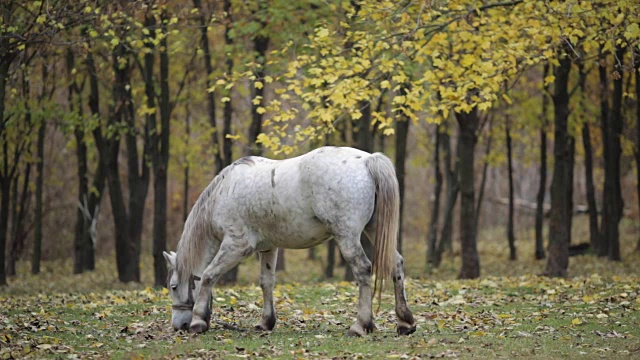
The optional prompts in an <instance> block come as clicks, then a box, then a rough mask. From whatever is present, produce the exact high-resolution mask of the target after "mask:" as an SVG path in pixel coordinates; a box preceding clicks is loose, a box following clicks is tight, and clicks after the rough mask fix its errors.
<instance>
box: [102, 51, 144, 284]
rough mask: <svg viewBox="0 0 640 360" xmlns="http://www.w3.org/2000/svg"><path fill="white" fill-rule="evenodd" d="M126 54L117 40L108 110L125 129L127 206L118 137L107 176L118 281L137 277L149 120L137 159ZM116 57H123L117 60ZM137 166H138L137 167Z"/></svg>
mask: <svg viewBox="0 0 640 360" xmlns="http://www.w3.org/2000/svg"><path fill="white" fill-rule="evenodd" d="M129 56H130V55H129V54H128V53H127V52H126V50H125V48H124V45H123V44H122V43H120V44H119V45H117V46H116V48H115V49H114V52H113V70H114V73H115V84H114V109H113V110H112V114H111V124H120V125H121V126H124V127H125V128H126V129H127V131H126V133H125V134H124V135H123V137H124V139H125V145H126V150H127V182H128V187H129V194H128V195H129V196H128V207H127V206H125V201H124V194H123V191H122V188H121V183H120V179H119V171H118V170H119V169H118V161H117V159H118V151H119V140H118V138H117V137H116V138H115V139H113V138H112V139H110V141H109V143H110V144H109V149H108V151H107V153H108V160H107V173H108V175H107V177H108V181H109V194H110V198H111V207H112V211H113V216H114V223H115V228H116V263H117V267H118V278H119V280H120V281H122V282H130V281H135V282H139V281H140V247H141V236H142V222H143V217H144V202H145V199H146V197H147V191H148V185H149V176H150V171H149V165H148V163H147V161H146V159H149V158H150V155H151V153H150V150H151V149H150V145H151V141H150V139H149V136H150V129H149V127H150V124H149V121H148V120H149V119H148V118H147V122H146V124H145V129H144V145H143V153H142V159H145V161H142V162H141V161H140V160H139V156H138V155H139V154H138V146H137V135H136V133H137V131H136V129H135V110H134V106H133V96H132V92H131V86H130V84H131V67H130V61H129ZM120 59H123V61H122V62H120ZM140 167H141V169H140Z"/></svg>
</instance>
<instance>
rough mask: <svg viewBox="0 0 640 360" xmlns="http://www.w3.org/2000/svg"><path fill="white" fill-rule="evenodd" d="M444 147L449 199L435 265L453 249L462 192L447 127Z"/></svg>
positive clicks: (457, 166)
mask: <svg viewBox="0 0 640 360" xmlns="http://www.w3.org/2000/svg"><path fill="white" fill-rule="evenodd" d="M441 137H442V138H441V140H442V148H443V149H444V151H445V155H444V158H445V181H446V183H447V199H446V202H445V206H444V221H443V224H442V230H441V233H440V242H439V243H438V247H437V248H436V257H435V260H436V262H435V263H434V265H435V266H436V267H437V266H439V265H440V262H441V261H442V254H444V252H445V251H447V250H451V246H452V242H453V241H452V238H453V216H454V210H455V206H456V201H457V200H458V193H459V192H460V184H459V182H458V172H459V165H458V163H459V161H458V158H456V159H455V160H453V154H452V152H451V136H450V135H449V129H445V130H444V131H443V132H442V133H441Z"/></svg>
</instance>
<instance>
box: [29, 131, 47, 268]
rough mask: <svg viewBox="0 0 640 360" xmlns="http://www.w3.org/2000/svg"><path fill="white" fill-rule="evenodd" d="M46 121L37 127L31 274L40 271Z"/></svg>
mask: <svg viewBox="0 0 640 360" xmlns="http://www.w3.org/2000/svg"><path fill="white" fill-rule="evenodd" d="M46 128H47V126H46V123H45V122H44V121H43V122H41V123H40V126H39V128H38V142H37V145H36V156H37V157H38V162H37V164H36V213H35V233H34V238H33V254H32V256H31V274H33V275H37V274H39V273H40V257H41V254H42V191H43V188H44V139H45V135H46Z"/></svg>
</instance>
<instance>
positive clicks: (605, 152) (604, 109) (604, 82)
mask: <svg viewBox="0 0 640 360" xmlns="http://www.w3.org/2000/svg"><path fill="white" fill-rule="evenodd" d="M599 65H600V66H598V74H599V90H600V132H601V134H602V158H603V160H604V162H605V164H606V163H607V162H608V160H607V159H609V157H610V155H609V151H610V146H609V128H608V125H607V124H608V119H609V79H608V78H607V72H608V69H607V58H606V56H605V55H604V54H603V53H602V49H600V63H599ZM605 171H606V165H605ZM607 185H609V186H610V184H607V183H606V177H605V187H604V188H603V190H602V216H601V217H600V237H599V239H598V240H599V241H598V244H597V245H598V247H597V248H595V249H594V251H596V252H597V254H598V256H607V253H608V252H609V239H608V238H607V236H606V234H605V225H606V224H605V222H606V221H607V219H608V217H607V216H605V211H606V208H607V207H608V206H609V205H608V204H609V200H608V197H609V192H610V190H607Z"/></svg>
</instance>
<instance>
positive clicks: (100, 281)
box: [0, 224, 640, 359]
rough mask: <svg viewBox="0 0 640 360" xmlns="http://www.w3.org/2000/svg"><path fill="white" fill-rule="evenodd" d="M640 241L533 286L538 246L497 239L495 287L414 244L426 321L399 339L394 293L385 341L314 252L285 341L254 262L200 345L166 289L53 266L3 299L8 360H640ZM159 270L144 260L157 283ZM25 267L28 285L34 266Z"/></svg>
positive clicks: (490, 248)
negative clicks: (172, 318)
mask: <svg viewBox="0 0 640 360" xmlns="http://www.w3.org/2000/svg"><path fill="white" fill-rule="evenodd" d="M634 231H635V229H633V226H631V224H625V225H624V226H623V234H624V237H623V239H624V240H625V241H624V242H623V254H624V261H623V262H619V263H612V262H609V261H607V260H603V259H597V258H595V257H593V256H579V257H575V258H572V259H571V265H570V274H571V277H570V278H568V279H548V278H544V277H538V276H536V275H532V274H537V273H540V272H541V271H542V269H543V268H544V261H538V262H536V261H534V260H531V256H530V254H532V253H533V251H532V249H531V246H530V244H527V243H530V242H531V241H528V240H527V243H524V241H523V243H522V244H520V246H519V251H520V257H521V260H519V261H517V262H509V261H508V260H506V258H507V253H506V246H504V244H502V243H497V242H496V241H494V240H492V238H493V237H494V235H495V237H496V238H500V239H502V236H499V237H498V235H497V234H492V233H491V232H484V233H483V234H482V236H481V239H480V254H481V261H482V269H483V277H482V278H481V279H479V280H473V281H459V280H455V273H456V271H457V269H458V266H459V265H458V263H457V261H454V260H451V259H447V260H446V261H445V263H444V264H443V266H442V267H441V269H438V270H425V268H424V260H423V258H424V246H423V245H420V244H419V242H418V241H414V242H411V241H408V242H407V244H408V246H412V244H413V246H414V247H415V248H414V247H408V248H407V249H405V254H406V256H405V257H406V259H407V264H408V274H409V276H410V278H409V280H408V284H407V295H408V297H409V300H410V304H411V306H412V310H413V312H414V315H415V317H416V320H417V321H418V331H417V332H416V333H414V334H413V335H411V336H408V337H397V336H396V335H395V329H394V327H395V315H394V314H393V296H392V293H391V289H387V290H386V291H385V294H384V296H383V299H382V300H383V301H382V307H381V309H380V311H379V313H378V314H377V316H376V325H377V328H378V331H377V332H375V333H373V334H371V335H369V336H367V337H364V338H348V337H346V330H347V329H348V327H349V326H350V325H351V323H352V322H353V320H354V318H355V313H356V300H357V299H356V297H357V288H356V286H355V285H354V284H352V283H348V282H343V281H339V280H337V279H336V280H333V281H329V282H326V281H321V280H322V279H321V275H320V274H321V269H322V266H323V264H322V261H321V260H315V261H309V260H306V259H305V257H306V252H304V251H291V252H288V253H287V266H288V269H287V271H286V272H284V273H279V274H278V278H279V280H278V281H279V285H278V286H277V288H276V292H275V296H276V299H277V304H276V309H277V312H278V323H277V325H276V329H275V330H274V331H273V332H257V331H254V330H252V329H253V325H254V324H255V323H257V321H258V319H259V317H260V307H261V295H260V289H259V287H258V286H257V285H256V281H257V267H256V266H255V265H256V260H255V259H250V260H248V261H247V263H246V264H245V265H243V266H242V267H241V270H240V271H241V274H242V277H241V281H240V285H238V286H235V287H225V288H221V289H216V290H215V293H214V298H215V303H214V315H213V318H214V321H215V323H214V324H213V326H212V329H211V330H210V331H209V332H207V333H205V334H204V335H199V336H197V335H191V334H188V333H184V332H175V331H173V330H172V329H171V326H170V323H169V311H170V307H169V304H170V302H169V298H168V295H167V294H166V292H165V291H163V290H154V289H151V288H149V287H146V286H145V285H144V284H128V285H123V284H118V283H117V282H116V281H115V273H114V270H113V269H114V268H115V266H114V265H113V264H112V263H111V262H110V261H109V259H102V260H101V261H100V262H99V265H98V270H97V271H95V272H93V273H90V274H82V275H77V276H71V275H66V274H69V273H70V264H69V263H68V262H55V263H53V262H52V263H46V264H45V273H44V274H42V275H41V276H38V277H32V276H30V275H21V276H18V277H17V278H14V279H12V280H11V283H10V286H9V287H8V288H5V289H2V290H0V358H1V359H10V358H24V357H31V358H44V357H48V358H121V359H131V358H132V359H139V358H234V357H239V358H283V359H289V358H308V357H311V358H346V359H353V358H356V359H357V358H361V359H370V358H422V359H424V358H440V357H455V358H471V357H480V358H509V359H513V358H544V359H553V358H558V359H559V358H581V359H582V358H587V359H590V358H614V359H618V358H639V357H640V257H639V256H638V255H636V254H633V252H632V250H633V248H634V246H635V241H634V239H636V235H635V233H634ZM500 235H501V234H500ZM520 235H521V236H522V238H526V236H527V235H526V234H520ZM576 236H577V237H579V236H581V235H580V233H579V232H578V233H577V234H576ZM414 243H415V244H414ZM454 253H455V250H454ZM322 255H323V254H322V252H321V251H320V250H319V251H318V258H322ZM150 265H151V264H150V260H149V259H148V258H145V259H144V264H143V266H144V268H143V271H144V272H145V275H144V279H143V280H145V281H146V280H149V279H150V278H151V274H150V273H149V271H150V270H149V269H151V266H150ZM21 266H22V267H23V268H21V270H22V273H26V272H27V268H28V267H27V266H28V264H21ZM54 269H55V271H54ZM342 271H343V270H342V269H340V268H339V269H337V273H338V274H341V273H342Z"/></svg>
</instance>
